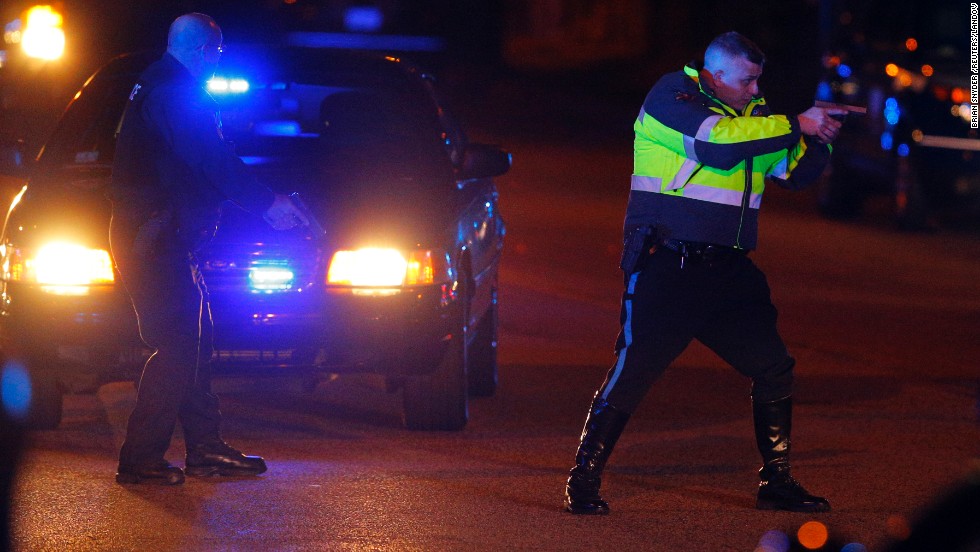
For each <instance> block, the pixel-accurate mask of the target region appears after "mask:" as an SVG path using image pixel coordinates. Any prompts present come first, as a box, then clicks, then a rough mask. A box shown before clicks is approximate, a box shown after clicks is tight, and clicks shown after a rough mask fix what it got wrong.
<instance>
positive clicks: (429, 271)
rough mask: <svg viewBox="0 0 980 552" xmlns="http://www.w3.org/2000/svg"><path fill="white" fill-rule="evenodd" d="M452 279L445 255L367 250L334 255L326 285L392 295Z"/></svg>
mask: <svg viewBox="0 0 980 552" xmlns="http://www.w3.org/2000/svg"><path fill="white" fill-rule="evenodd" d="M450 276H451V275H450V271H449V259H448V257H447V256H446V254H445V253H437V252H435V251H431V250H424V249H420V250H414V251H408V252H403V251H399V250H397V249H388V248H374V247H368V248H362V249H355V250H342V251H337V252H335V253H334V254H333V258H332V259H331V260H330V267H329V269H328V270H327V282H326V283H327V285H328V286H342V287H349V288H359V289H361V290H362V291H375V292H378V293H382V292H385V291H387V292H388V293H393V292H397V291H399V290H400V289H401V288H403V287H411V286H417V285H426V284H435V283H444V282H447V281H449V280H450V279H451V277H450Z"/></svg>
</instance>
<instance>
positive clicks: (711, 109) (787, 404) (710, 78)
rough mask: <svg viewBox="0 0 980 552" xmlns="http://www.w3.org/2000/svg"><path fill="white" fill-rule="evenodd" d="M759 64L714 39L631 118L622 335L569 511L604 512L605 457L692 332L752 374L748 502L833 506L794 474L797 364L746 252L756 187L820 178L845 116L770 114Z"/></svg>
mask: <svg viewBox="0 0 980 552" xmlns="http://www.w3.org/2000/svg"><path fill="white" fill-rule="evenodd" d="M764 62H765V57H764V55H763V54H762V52H761V51H760V50H759V48H758V47H757V46H756V45H755V44H753V43H752V42H751V41H749V40H748V39H746V38H745V37H743V36H741V35H739V34H738V33H734V32H731V33H726V34H723V35H720V36H718V37H717V38H715V39H714V40H713V41H712V42H711V44H710V45H709V46H708V48H707V50H706V51H705V63H704V67H703V68H700V69H699V68H697V67H694V66H688V67H685V68H684V70H682V71H677V72H674V73H670V74H668V75H665V76H664V77H663V78H661V79H660V81H658V82H657V84H656V85H654V87H653V88H652V89H651V90H650V92H649V94H648V95H647V97H646V100H645V101H644V103H643V108H642V109H641V110H640V114H639V117H638V118H637V120H636V122H635V124H634V131H635V140H634V171H633V176H632V182H631V192H630V197H629V205H628V207H627V213H626V225H625V236H626V239H625V247H624V253H623V262H622V268H623V270H624V273H625V281H626V291H625V292H624V294H623V302H622V315H621V322H622V330H621V332H620V335H619V338H618V340H617V344H616V352H617V361H616V364H615V365H614V366H613V367H612V369H611V370H610V371H609V373H608V375H607V377H606V380H605V382H604V383H603V384H602V386H601V387H600V388H599V390H598V392H597V393H596V395H595V399H594V400H593V403H592V406H591V408H590V410H589V414H588V417H587V418H586V422H585V428H584V429H583V431H582V437H581V442H580V444H579V448H578V451H577V453H576V457H575V467H573V468H572V470H571V473H570V474H569V478H568V483H567V486H566V492H565V509H566V510H568V511H570V512H572V513H575V514H606V513H608V512H609V506H608V504H607V503H606V502H605V501H604V500H603V499H602V498H601V496H600V495H599V486H600V476H601V474H602V471H603V468H604V466H605V463H606V460H607V459H608V458H609V455H610V453H611V452H612V449H613V447H614V446H615V444H616V441H617V439H618V438H619V436H620V434H621V433H622V431H623V428H624V427H625V426H626V422H627V421H628V420H629V417H630V415H631V414H632V413H633V411H634V410H635V409H636V408H637V406H638V405H639V403H640V401H641V400H642V398H643V396H644V395H645V394H646V392H647V390H648V389H649V388H650V386H651V385H652V384H653V383H654V381H656V379H657V378H658V377H659V376H660V375H661V374H662V373H663V371H664V370H665V369H666V368H667V366H668V365H669V364H670V363H671V362H672V361H673V360H674V359H675V358H677V356H678V355H680V354H681V352H682V351H683V350H684V349H685V348H686V347H687V345H688V344H689V343H690V342H691V340H692V339H697V340H699V341H701V342H702V343H704V344H705V345H707V346H708V347H709V348H710V349H712V350H713V351H715V352H716V353H717V354H718V355H719V356H721V357H722V358H723V359H724V360H725V361H727V362H728V363H729V364H731V365H732V366H733V367H734V368H736V369H737V370H738V371H739V372H741V373H742V374H745V375H746V376H748V377H749V378H751V380H752V411H753V417H754V420H755V434H756V442H757V445H758V448H759V452H760V453H761V455H762V459H763V467H762V469H761V470H760V472H759V473H760V477H761V483H760V486H759V491H758V497H757V502H756V506H757V507H758V508H760V509H780V510H792V511H810V512H818V511H827V510H829V509H830V505H829V503H828V502H827V501H826V500H825V499H823V498H821V497H818V496H813V495H811V494H810V493H808V492H807V491H806V490H805V489H804V488H803V487H802V486H801V485H800V484H799V483H797V482H796V481H795V480H794V479H793V478H792V477H791V476H790V470H789V448H790V422H791V416H790V415H791V408H792V399H791V392H792V381H793V365H794V361H793V358H792V357H791V356H790V355H789V353H788V352H787V350H786V347H785V345H784V344H783V341H782V339H781V338H780V336H779V333H778V332H777V329H776V309H775V307H773V305H772V302H771V301H770V297H769V287H768V284H767V283H766V278H765V276H764V275H763V274H762V272H761V271H760V270H759V269H758V268H757V267H756V266H755V264H753V262H752V261H751V260H750V259H749V257H748V252H749V251H750V250H752V249H754V248H755V245H756V227H757V221H758V210H759V206H760V204H761V198H762V192H763V189H764V187H765V183H766V182H767V181H768V182H770V183H773V182H774V183H776V184H778V185H781V186H783V187H787V188H790V189H798V188H801V187H803V186H805V185H807V184H809V183H811V182H813V181H814V180H816V178H817V177H818V176H819V175H820V173H821V172H822V170H823V168H824V166H825V165H826V163H827V161H828V159H829V154H830V146H829V143H830V142H831V141H832V140H833V139H834V138H836V136H837V133H838V131H839V129H840V122H839V121H837V120H835V119H834V117H835V116H840V115H844V114H846V112H845V111H842V110H834V109H821V108H817V107H813V108H810V109H808V110H807V111H805V112H804V113H802V114H800V115H798V116H797V117H787V116H784V115H773V114H771V113H770V112H769V109H768V106H767V105H766V102H765V99H763V98H762V97H761V96H760V95H759V87H758V79H759V77H760V76H761V74H762V67H763V64H764ZM689 400H695V397H690V398H689Z"/></svg>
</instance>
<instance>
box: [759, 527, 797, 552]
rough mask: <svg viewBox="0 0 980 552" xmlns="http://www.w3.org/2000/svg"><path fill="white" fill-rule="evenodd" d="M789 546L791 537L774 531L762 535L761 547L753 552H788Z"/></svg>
mask: <svg viewBox="0 0 980 552" xmlns="http://www.w3.org/2000/svg"><path fill="white" fill-rule="evenodd" d="M789 544H790V543H789V535H787V534H786V533H783V532H782V531H778V530H776V529H773V530H772V531H766V532H765V534H763V535H762V538H761V539H759V545H758V546H757V547H756V549H755V550H754V551H753V552H788V550H789Z"/></svg>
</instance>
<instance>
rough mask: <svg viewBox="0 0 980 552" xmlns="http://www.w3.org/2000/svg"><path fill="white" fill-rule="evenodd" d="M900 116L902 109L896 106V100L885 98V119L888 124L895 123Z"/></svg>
mask: <svg viewBox="0 0 980 552" xmlns="http://www.w3.org/2000/svg"><path fill="white" fill-rule="evenodd" d="M901 116H902V110H901V108H899V107H898V100H896V99H895V98H888V99H887V100H885V121H886V122H887V123H888V124H890V125H897V124H898V119H899V118H900V117H901Z"/></svg>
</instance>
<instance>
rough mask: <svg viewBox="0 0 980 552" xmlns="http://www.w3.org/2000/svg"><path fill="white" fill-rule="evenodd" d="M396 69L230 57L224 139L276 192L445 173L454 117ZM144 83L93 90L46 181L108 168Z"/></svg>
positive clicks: (72, 114)
mask: <svg viewBox="0 0 980 552" xmlns="http://www.w3.org/2000/svg"><path fill="white" fill-rule="evenodd" d="M338 60H339V61H338ZM395 65H396V64H394V63H392V62H384V61H383V60H380V59H371V60H355V61H352V60H350V59H348V58H344V57H336V56H335V57H319V56H318V55H317V54H315V53H309V52H303V53H302V54H296V53H295V52H292V53H287V54H285V55H281V54H269V53H268V52H266V51H263V50H254V51H250V50H241V51H238V52H233V53H232V54H231V55H228V54H226V57H225V58H224V59H222V63H221V65H220V66H219V69H218V71H217V73H216V74H215V76H214V78H212V79H211V80H210V81H209V83H208V89H209V92H210V93H211V95H212V97H214V98H215V100H216V101H217V103H218V105H219V109H220V117H221V124H222V132H223V134H224V137H225V140H226V141H228V142H229V143H230V144H231V145H232V147H233V148H234V151H235V153H236V154H237V155H238V156H239V157H241V158H242V159H243V160H244V161H245V162H246V163H247V164H249V165H251V166H253V167H254V168H255V170H256V172H257V173H258V174H259V176H260V178H261V179H262V180H263V181H264V182H266V183H269V184H270V185H271V186H273V187H275V185H276V183H278V182H286V183H288V184H287V185H288V186H289V187H290V189H306V188H308V187H309V186H314V185H322V184H323V183H324V182H327V181H328V180H330V179H329V178H325V176H328V175H337V174H341V173H342V174H344V175H346V181H348V182H350V181H352V180H353V179H354V177H356V176H361V177H362V178H361V180H365V179H368V178H372V177H373V178H375V179H377V178H379V177H382V176H383V177H385V178H388V179H397V178H400V177H403V176H404V177H412V176H415V177H418V176H420V175H424V174H427V173H432V172H433V171H443V173H444V172H445V170H446V167H448V166H450V163H451V159H450V155H451V154H452V148H450V147H447V137H448V134H447V131H446V121H447V117H448V115H447V114H446V113H444V110H441V109H440V106H439V105H438V104H437V103H436V98H435V97H434V90H433V89H431V88H430V84H429V83H427V82H425V80H424V79H422V78H419V77H418V76H417V75H413V74H410V72H409V71H404V70H402V68H401V67H396V66H395ZM137 76H138V75H137V74H136V73H131V72H127V73H125V74H119V73H115V74H114V73H112V72H111V71H109V72H106V73H104V74H100V75H98V76H96V77H95V78H93V79H92V81H90V82H89V83H88V85H87V86H86V87H85V88H84V89H83V91H82V92H81V94H80V95H79V96H78V97H77V98H76V99H75V101H74V102H73V103H72V104H71V105H70V107H69V109H68V110H67V112H66V113H65V115H64V117H63V118H62V121H61V122H60V124H59V127H58V129H57V130H56V132H55V134H54V135H53V136H52V138H51V140H49V142H48V145H47V146H46V147H45V150H44V152H43V153H42V165H43V166H44V167H46V168H47V169H48V174H53V173H52V172H51V171H55V172H54V174H57V173H61V172H63V171H65V170H75V171H78V170H83V171H84V170H91V169H94V168H100V167H101V168H108V167H111V164H112V156H113V153H114V150H115V135H116V132H117V129H118V127H119V124H120V119H121V117H122V112H123V109H124V108H125V104H126V101H127V98H128V96H129V93H130V91H131V89H132V86H133V83H134V82H135V80H136V78H137ZM452 133H455V134H454V135H461V132H460V131H459V130H458V129H456V128H455V127H453V130H452ZM456 140H457V141H458V139H456ZM453 145H454V146H455V145H456V144H453ZM416 180H425V179H424V178H416ZM430 180H436V179H430ZM438 180H439V181H440V182H445V179H444V178H443V179H438Z"/></svg>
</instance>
